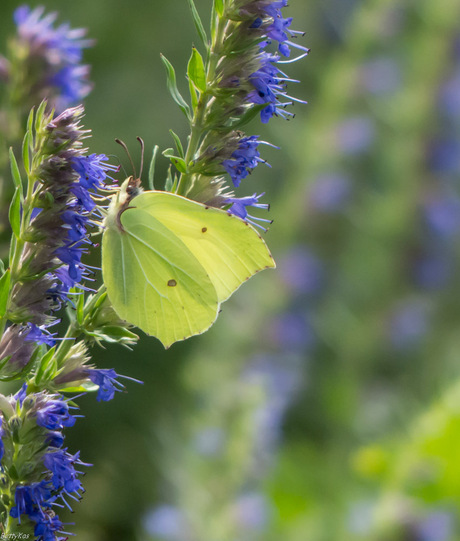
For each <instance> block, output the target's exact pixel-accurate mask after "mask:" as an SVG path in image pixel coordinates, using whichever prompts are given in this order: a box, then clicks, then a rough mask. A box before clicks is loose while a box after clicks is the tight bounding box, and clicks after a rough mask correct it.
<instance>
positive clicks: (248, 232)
mask: <svg viewBox="0 0 460 541" xmlns="http://www.w3.org/2000/svg"><path fill="white" fill-rule="evenodd" d="M133 204H135V205H136V208H137V209H139V210H140V209H143V210H145V211H146V212H147V213H148V214H149V215H150V216H152V217H155V219H156V220H158V221H159V222H161V223H162V224H163V225H164V226H165V227H166V228H167V229H168V230H170V231H174V235H175V236H176V237H178V238H179V239H180V240H181V241H182V242H183V243H184V244H185V245H186V246H187V248H188V249H189V250H190V252H192V253H193V254H194V256H195V258H196V259H197V260H198V261H199V262H200V264H201V265H202V266H203V268H204V269H205V270H206V272H207V274H208V275H209V277H210V279H211V281H212V283H213V284H214V287H215V289H216V291H217V296H218V300H219V302H223V301H224V300H226V299H227V298H228V297H229V296H230V295H231V294H232V293H233V292H234V291H235V290H236V289H238V287H239V286H240V285H241V284H242V283H243V282H244V281H246V280H247V279H248V278H250V277H251V276H253V275H254V274H255V273H256V272H258V271H260V270H263V269H266V268H271V267H274V266H275V262H274V260H273V258H272V256H271V254H270V252H269V250H268V248H267V246H266V244H265V242H264V241H263V239H262V238H261V237H260V235H259V234H258V233H257V231H255V230H254V229H253V228H252V227H251V226H250V225H248V224H247V223H246V222H244V221H243V220H241V219H239V218H237V217H235V216H233V215H231V214H229V213H228V212H225V211H223V210H220V209H216V208H213V207H206V206H204V205H202V204H201V203H197V202H196V201H191V200H189V199H185V198H184V197H180V196H177V195H174V194H171V193H168V192H160V191H155V192H144V193H142V194H141V195H140V196H138V197H136V198H135V200H134V202H133Z"/></svg>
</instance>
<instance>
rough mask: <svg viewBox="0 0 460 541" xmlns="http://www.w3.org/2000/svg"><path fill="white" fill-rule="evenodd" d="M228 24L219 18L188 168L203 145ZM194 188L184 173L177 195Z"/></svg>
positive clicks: (189, 148)
mask: <svg viewBox="0 0 460 541" xmlns="http://www.w3.org/2000/svg"><path fill="white" fill-rule="evenodd" d="M216 17H218V15H216ZM227 22H228V21H227V20H226V19H225V14H224V15H223V16H222V17H218V23H217V25H216V32H215V35H214V36H213V39H212V44H211V50H210V53H209V57H208V60H207V62H206V64H207V66H206V90H205V91H204V92H203V93H202V94H201V95H200V98H199V100H198V104H197V106H196V108H195V111H194V113H193V119H192V122H191V131H190V136H189V141H188V145H187V151H186V154H185V163H186V164H187V166H188V164H189V163H190V162H191V161H192V160H193V158H194V157H195V155H196V153H197V151H198V149H199V147H200V144H201V140H202V135H203V132H204V131H205V129H206V125H205V115H206V110H207V108H208V105H209V102H210V101H211V99H212V98H213V93H212V91H211V88H212V86H213V85H214V82H215V79H216V69H217V64H218V62H219V59H220V58H221V56H222V47H223V42H224V36H225V29H226V26H227ZM192 186H193V174H190V173H182V174H181V176H180V178H179V183H178V186H177V193H178V194H179V195H186V194H187V192H188V191H189V190H190V188H191V187H192Z"/></svg>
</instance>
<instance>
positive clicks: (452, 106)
mask: <svg viewBox="0 0 460 541" xmlns="http://www.w3.org/2000/svg"><path fill="white" fill-rule="evenodd" d="M439 108H440V110H441V112H442V113H444V115H445V116H446V119H447V120H448V121H449V120H452V117H453V119H454V120H458V118H459V117H460V67H457V69H456V70H455V71H454V72H453V74H452V75H451V77H450V78H449V79H448V80H447V81H446V82H445V83H444V85H443V86H442V88H441V91H440V93H439Z"/></svg>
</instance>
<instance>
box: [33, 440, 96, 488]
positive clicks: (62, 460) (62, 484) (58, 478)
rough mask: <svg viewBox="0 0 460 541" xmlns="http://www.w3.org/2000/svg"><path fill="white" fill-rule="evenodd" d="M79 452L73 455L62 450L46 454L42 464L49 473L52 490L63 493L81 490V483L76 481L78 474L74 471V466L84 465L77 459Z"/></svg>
mask: <svg viewBox="0 0 460 541" xmlns="http://www.w3.org/2000/svg"><path fill="white" fill-rule="evenodd" d="M79 454H80V453H79V452H78V453H76V454H75V455H71V454H69V453H67V451H66V450H64V449H59V450H57V451H52V452H50V453H46V455H45V457H44V459H43V464H44V465H45V467H46V468H47V469H48V470H49V471H50V472H51V474H52V477H51V483H52V485H53V488H54V489H56V490H60V491H62V492H65V493H68V494H70V493H72V492H77V493H78V492H79V491H80V490H81V489H82V484H81V481H80V480H79V479H78V475H79V473H80V472H78V471H76V470H75V466H74V465H75V464H82V465H85V466H88V465H89V464H84V463H83V462H81V460H80V458H79Z"/></svg>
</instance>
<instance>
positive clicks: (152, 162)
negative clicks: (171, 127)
mask: <svg viewBox="0 0 460 541" xmlns="http://www.w3.org/2000/svg"><path fill="white" fill-rule="evenodd" d="M159 150H160V147H159V146H158V145H155V146H154V147H153V152H152V159H151V160H150V167H149V188H150V189H151V190H154V189H155V182H154V181H155V164H156V162H157V156H158V151H159Z"/></svg>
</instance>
